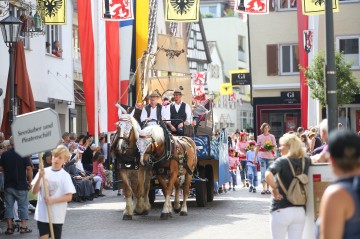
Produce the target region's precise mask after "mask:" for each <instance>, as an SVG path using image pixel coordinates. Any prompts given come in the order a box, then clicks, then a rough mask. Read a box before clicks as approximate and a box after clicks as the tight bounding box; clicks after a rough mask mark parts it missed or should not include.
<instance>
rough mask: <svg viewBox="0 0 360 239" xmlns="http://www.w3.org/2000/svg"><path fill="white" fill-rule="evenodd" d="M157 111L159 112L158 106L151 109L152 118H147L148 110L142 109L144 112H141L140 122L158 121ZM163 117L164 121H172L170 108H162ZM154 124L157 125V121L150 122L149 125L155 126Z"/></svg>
mask: <svg viewBox="0 0 360 239" xmlns="http://www.w3.org/2000/svg"><path fill="white" fill-rule="evenodd" d="M156 111H157V106H155V107H154V108H153V107H150V116H149V117H147V112H146V109H145V107H144V108H143V109H142V111H141V116H140V121H141V122H144V121H146V120H147V119H148V118H150V119H154V120H157V115H156ZM161 116H162V119H164V120H169V119H170V107H168V106H162V107H161ZM154 124H156V122H155V121H150V122H149V123H148V125H154Z"/></svg>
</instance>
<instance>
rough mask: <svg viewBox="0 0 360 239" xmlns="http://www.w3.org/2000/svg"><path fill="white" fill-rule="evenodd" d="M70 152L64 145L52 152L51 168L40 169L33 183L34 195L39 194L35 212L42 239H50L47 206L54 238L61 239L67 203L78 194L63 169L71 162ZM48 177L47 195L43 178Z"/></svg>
mask: <svg viewBox="0 0 360 239" xmlns="http://www.w3.org/2000/svg"><path fill="white" fill-rule="evenodd" d="M69 157H70V152H69V150H68V148H67V147H66V146H64V145H59V146H58V147H57V148H56V149H54V150H53V151H52V164H51V166H50V167H47V168H45V169H44V168H43V167H40V169H39V172H38V174H37V175H36V176H35V178H34V180H33V183H32V193H33V194H38V202H37V207H36V211H35V220H36V221H37V225H38V230H39V235H40V239H47V238H49V234H50V228H49V217H48V212H47V207H46V206H47V205H49V206H50V213H51V219H52V224H53V229H54V237H55V238H56V239H61V231H62V225H63V224H64V222H65V215H66V209H67V202H69V201H71V199H72V194H73V193H75V192H76V190H75V187H74V184H73V182H72V180H71V177H70V175H69V174H68V173H67V172H66V171H65V170H64V169H63V168H62V166H63V164H64V163H65V162H66V161H68V160H69ZM44 175H46V181H47V185H48V188H47V190H48V191H49V194H48V196H46V194H45V190H44V185H43V180H42V178H43V177H44Z"/></svg>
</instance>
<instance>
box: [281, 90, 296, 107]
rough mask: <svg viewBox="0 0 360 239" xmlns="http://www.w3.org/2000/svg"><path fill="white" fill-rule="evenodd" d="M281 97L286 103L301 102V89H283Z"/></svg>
mask: <svg viewBox="0 0 360 239" xmlns="http://www.w3.org/2000/svg"><path fill="white" fill-rule="evenodd" d="M280 98H281V100H282V102H283V103H284V104H299V103H300V91H283V92H281V96H280Z"/></svg>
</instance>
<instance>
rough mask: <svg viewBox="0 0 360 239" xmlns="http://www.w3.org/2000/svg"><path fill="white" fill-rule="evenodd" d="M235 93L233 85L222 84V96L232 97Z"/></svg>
mask: <svg viewBox="0 0 360 239" xmlns="http://www.w3.org/2000/svg"><path fill="white" fill-rule="evenodd" d="M232 92H233V88H232V85H231V83H223V84H220V95H230V94H231V93H232Z"/></svg>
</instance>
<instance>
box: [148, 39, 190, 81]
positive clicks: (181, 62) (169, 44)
mask: <svg viewBox="0 0 360 239" xmlns="http://www.w3.org/2000/svg"><path fill="white" fill-rule="evenodd" d="M157 42H158V44H157V45H158V52H157V55H156V61H155V62H154V65H153V69H154V70H159V71H168V72H177V73H184V74H188V73H189V62H188V60H187V56H186V43H185V39H184V38H180V37H174V36H169V35H163V34H158V40H157Z"/></svg>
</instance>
